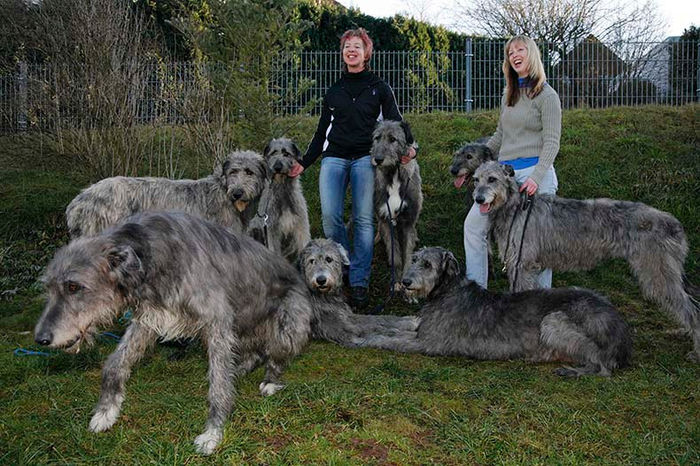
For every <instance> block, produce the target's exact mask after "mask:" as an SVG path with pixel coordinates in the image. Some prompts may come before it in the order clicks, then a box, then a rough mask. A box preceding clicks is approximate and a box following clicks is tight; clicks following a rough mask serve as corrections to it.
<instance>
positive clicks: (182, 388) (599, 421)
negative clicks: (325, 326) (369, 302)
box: [0, 106, 700, 464]
mask: <svg viewBox="0 0 700 466" xmlns="http://www.w3.org/2000/svg"><path fill="white" fill-rule="evenodd" d="M699 116H700V107H698V106H687V107H683V108H667V107H645V108H639V109H627V108H618V109H608V110H577V111H568V112H565V113H564V123H563V126H564V131H563V135H562V148H561V154H560V156H559V158H558V160H557V164H556V165H557V171H558V175H559V180H560V190H559V194H560V195H562V196H568V197H577V198H584V197H612V198H617V199H629V200H638V201H642V202H645V203H647V204H650V205H652V206H654V207H657V208H659V209H662V210H666V211H668V212H671V213H672V214H673V215H675V216H676V217H678V218H679V219H680V220H681V222H682V223H683V225H684V227H685V229H686V232H687V234H688V237H689V243H690V254H689V258H688V261H687V262H686V270H687V272H688V276H689V278H690V281H691V282H692V283H695V284H700V270H699V267H698V260H699V258H700V203H698V198H700V190H699V188H698V181H697V180H698V179H699V176H698V175H700V155H699V152H700V150H699V147H698V141H699V140H700V138H699V137H698V136H699V134H698V132H699V129H698V121H699V118H698V117H699ZM408 120H409V121H410V122H411V123H412V125H413V129H414V132H415V134H416V137H417V139H418V141H419V142H420V143H421V154H420V163H421V170H422V173H423V180H424V186H423V189H424V192H425V196H426V201H425V205H424V212H423V215H422V217H421V220H420V223H419V236H420V239H421V241H420V244H421V245H441V246H445V247H448V248H450V249H452V250H453V251H454V252H455V253H456V254H457V255H458V256H459V257H463V254H464V253H463V251H462V247H461V242H462V233H461V232H462V222H463V220H464V215H465V208H464V205H463V201H462V195H461V194H460V193H457V192H455V190H454V188H453V187H452V184H451V181H452V180H451V177H450V175H449V173H448V171H447V169H448V167H449V163H450V159H451V152H452V150H453V149H454V148H455V147H457V146H458V145H459V144H460V143H461V142H463V141H465V140H469V139H474V138H476V137H479V136H482V135H485V134H488V133H490V132H491V131H492V130H493V129H494V126H495V121H496V115H495V113H493V112H490V113H477V114H471V115H468V116H467V115H462V114H459V115H442V114H432V115H420V116H419V115H411V116H408ZM314 124H315V122H314V121H313V120H310V119H299V120H298V121H294V122H291V124H290V126H291V127H292V128H293V129H292V130H291V131H290V135H291V136H292V137H294V138H295V139H296V140H298V141H300V142H301V143H302V144H300V145H305V144H306V141H308V140H309V138H310V135H311V132H312V131H313V128H314ZM73 168H74V167H72V166H71V163H70V161H69V160H64V159H61V158H59V157H56V156H54V155H52V154H51V152H50V151H49V150H47V149H46V146H43V145H42V144H40V141H39V140H37V139H36V138H34V137H25V138H19V139H9V138H5V139H2V140H0V179H2V183H0V215H1V216H2V219H3V220H2V224H0V228H1V230H0V233H1V235H0V267H1V268H0V292H1V293H3V295H2V297H1V298H0V380H1V381H2V382H1V383H0V412H2V416H0V463H4V464H21V463H32V464H37V463H49V462H71V463H76V462H77V463H82V462H104V463H107V462H109V463H125V464H134V463H146V462H149V463H173V464H181V463H185V462H186V463H200V462H202V463H204V462H207V463H209V462H211V460H203V459H202V458H199V457H198V456H197V455H196V454H195V453H194V449H193V447H192V444H191V441H192V440H193V438H194V437H195V436H196V435H197V434H198V433H200V431H201V429H202V426H203V423H204V420H205V418H206V393H207V382H206V360H205V358H204V357H203V352H202V351H201V350H200V349H198V348H193V349H191V350H190V351H189V352H188V353H187V354H186V356H185V357H184V358H183V359H180V360H177V361H170V360H168V357H169V356H170V355H171V354H172V352H173V350H172V349H170V348H167V347H162V346H161V347H158V348H157V349H156V351H155V352H154V354H153V355H152V356H150V357H148V358H147V359H146V360H145V361H144V362H143V363H142V364H141V365H140V366H139V367H138V368H137V369H136V370H135V371H134V374H133V377H132V379H131V380H130V382H129V384H128V389H127V391H128V395H127V400H126V402H125V404H124V409H123V413H122V416H121V418H120V420H119V422H118V423H117V424H116V425H115V427H114V428H113V429H112V430H111V431H110V432H108V433H105V434H100V435H94V434H90V433H88V432H87V423H88V420H89V418H90V414H91V410H92V407H93V405H94V403H95V402H96V400H97V396H98V393H99V379H100V365H101V361H102V360H103V359H104V358H105V357H106V356H107V355H108V354H109V352H110V351H112V350H113V348H114V343H113V342H111V341H109V340H104V341H101V342H100V344H99V345H97V346H96V347H95V348H93V349H91V350H88V351H86V352H84V353H81V354H80V355H77V356H69V355H65V354H55V355H53V356H51V357H48V358H47V357H40V356H39V357H37V356H33V357H18V356H14V355H13V353H12V351H13V350H14V349H15V348H17V347H20V346H21V347H31V346H32V341H31V335H30V334H29V333H28V332H27V331H29V330H31V328H32V325H33V323H34V322H35V320H36V318H37V316H38V314H39V313H40V312H41V306H42V300H41V296H40V289H39V287H38V286H37V285H36V282H35V280H36V277H37V276H38V274H39V273H40V270H41V268H42V267H43V266H44V265H46V263H47V262H48V260H49V259H50V257H51V255H52V254H53V252H54V250H55V248H56V247H57V246H58V245H60V244H63V243H64V242H65V241H66V236H65V231H64V225H63V223H62V210H63V208H64V206H65V205H66V204H67V202H68V201H69V200H70V199H71V198H72V197H73V196H74V195H75V194H76V193H77V192H78V190H79V188H80V187H82V186H83V185H85V184H86V183H87V181H88V180H87V178H86V177H85V176H84V175H80V174H78V173H77V172H76V171H75V170H73ZM203 174H204V173H187V175H188V176H201V175H203ZM317 175H318V164H316V166H315V167H314V168H312V169H311V170H309V172H307V173H306V174H305V175H304V177H303V183H304V187H305V192H306V195H307V199H308V202H309V208H310V217H311V222H312V233H313V235H314V236H319V235H320V234H321V229H320V219H319V217H320V212H319V210H320V209H319V204H318V190H317V187H316V186H317V185H316V183H317ZM375 257H376V260H375V266H374V267H373V274H374V275H373V289H372V292H373V296H374V300H375V302H379V300H380V298H381V296H382V294H383V293H385V289H386V286H387V280H388V271H387V269H386V267H385V266H384V263H385V260H386V258H385V255H384V253H383V251H382V249H381V248H380V249H378V250H377V253H376V256H375ZM554 282H555V285H556V286H564V285H579V286H586V287H590V288H594V289H597V290H599V291H601V292H603V293H605V294H607V295H608V296H610V298H611V299H612V301H613V302H614V303H615V304H616V305H617V306H618V308H619V309H620V311H621V312H622V313H623V314H624V315H625V317H626V319H627V320H628V321H629V322H630V324H631V325H632V327H633V330H634V336H635V350H636V354H635V360H634V364H633V367H632V368H631V369H628V370H626V371H622V372H620V373H617V374H615V375H614V376H613V377H612V378H610V379H608V380H602V379H596V378H587V379H582V380H560V379H558V378H557V377H555V376H554V375H552V374H551V370H552V368H553V367H555V366H554V365H545V364H540V365H532V364H528V363H525V362H522V361H513V362H478V361H470V360H466V359H459V358H428V357H421V356H406V355H397V354H393V353H389V352H384V351H377V350H348V349H342V348H339V347H337V346H334V345H332V344H330V343H324V342H314V343H312V344H311V345H309V347H308V349H307V351H305V352H304V353H303V354H302V355H301V356H300V357H299V358H297V359H296V360H295V361H294V362H293V364H292V366H291V367H290V369H289V370H288V372H287V374H286V379H287V381H288V383H289V385H288V387H287V389H286V390H284V391H283V392H281V393H280V394H278V395H275V396H274V397H272V398H270V399H261V397H260V396H259V395H258V393H257V389H256V387H257V383H258V382H259V380H260V378H261V371H260V370H257V371H256V372H255V373H253V374H252V375H250V376H248V377H245V378H244V379H243V380H241V381H240V383H239V398H238V399H237V401H236V410H235V413H234V414H233V416H232V418H231V422H230V424H229V425H228V426H227V429H226V433H225V437H224V442H223V444H222V447H221V448H220V450H219V452H218V453H217V455H216V456H215V457H214V458H213V462H215V463H231V462H233V463H240V462H247V463H268V464H283V463H309V462H313V463H319V462H323V463H342V464H345V463H351V464H365V463H376V464H385V463H397V464H407V463H415V464H425V463H430V462H435V463H443V464H464V463H494V462H540V463H572V462H573V463H578V462H601V463H602V462H605V463H609V462H615V463H618V462H624V463H669V462H671V463H686V464H690V463H698V462H699V461H700V453H699V451H700V423H698V419H700V409H699V408H700V403H698V396H699V395H700V394H699V393H698V388H697V387H698V378H699V376H700V368H699V367H698V366H697V365H694V364H692V363H689V362H688V361H686V360H685V359H684V355H685V353H686V352H688V351H689V350H690V348H691V343H690V340H689V338H687V337H684V336H678V335H675V334H673V332H672V330H674V329H675V327H676V326H675V324H674V323H673V322H671V321H670V319H669V318H668V317H667V316H666V315H665V314H663V313H661V312H659V310H658V309H657V308H656V307H655V306H654V305H653V304H651V303H649V302H647V301H644V300H642V299H641V296H640V293H639V289H638V287H637V285H636V281H635V279H634V278H633V277H632V276H631V275H630V273H629V270H628V269H627V266H626V264H624V263H623V262H621V261H611V262H608V263H606V264H605V265H603V266H601V267H598V268H597V269H595V270H593V271H591V272H587V273H577V274H573V273H569V274H555V276H554ZM494 288H498V289H504V288H505V282H504V280H503V278H502V277H501V278H499V279H497V280H496V281H495V283H494ZM416 309H417V308H416V307H411V306H406V305H404V304H402V303H392V304H390V306H389V312H393V313H399V314H405V313H412V312H415V310H416ZM114 330H115V331H120V330H121V328H119V327H116V328H115V329H114Z"/></svg>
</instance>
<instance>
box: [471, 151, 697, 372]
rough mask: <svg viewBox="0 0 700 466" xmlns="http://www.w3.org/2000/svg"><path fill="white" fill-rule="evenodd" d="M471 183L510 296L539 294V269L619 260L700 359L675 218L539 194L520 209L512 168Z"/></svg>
mask: <svg viewBox="0 0 700 466" xmlns="http://www.w3.org/2000/svg"><path fill="white" fill-rule="evenodd" d="M474 183H475V188H474V201H475V202H476V203H478V204H479V210H480V212H482V213H488V215H489V219H490V222H491V227H490V228H491V232H492V234H493V236H494V238H495V239H496V242H497V244H498V249H499V254H500V257H501V260H502V261H503V262H504V263H505V264H506V265H507V268H508V279H509V281H510V286H511V289H512V290H514V291H519V290H528V289H533V288H536V287H537V274H538V273H539V272H540V271H541V270H542V269H547V268H551V269H553V270H561V271H574V270H588V269H591V268H593V267H595V266H596V265H597V264H599V263H600V262H601V261H603V260H605V259H609V258H623V259H625V260H626V261H627V262H628V263H629V265H630V267H631V268H632V272H633V273H634V275H635V276H636V277H637V279H638V280H639V285H640V287H641V290H642V293H643V294H644V296H645V297H647V298H649V299H652V300H654V301H655V302H657V303H658V304H659V305H660V306H662V307H663V308H664V309H665V310H666V311H667V312H668V313H670V314H671V315H673V316H674V317H675V318H676V319H677V320H678V321H679V322H680V323H681V325H683V327H684V328H686V329H688V330H690V331H691V332H692V334H693V342H694V351H695V355H694V356H693V354H692V353H691V354H690V356H691V357H695V358H696V359H698V358H700V307H699V306H698V302H697V301H696V300H695V299H694V298H692V297H691V296H690V295H689V294H688V292H687V290H686V284H685V283H684V272H683V263H684V262H685V258H686V255H687V253H688V243H687V241H686V237H685V233H684V232H683V226H682V225H681V223H680V222H679V221H678V220H677V219H676V218H675V217H673V216H672V215H670V214H668V213H666V212H662V211H660V210H656V209H654V208H652V207H649V206H648V205H646V204H642V203H640V202H628V201H616V200H612V199H588V200H578V199H565V198H560V197H556V196H552V195H544V194H543V195H535V196H534V197H533V198H532V200H531V206H530V207H529V209H527V210H523V207H521V206H522V203H521V197H520V195H519V193H518V184H517V182H516V181H515V178H514V172H513V169H512V167H510V166H508V165H500V164H499V163H498V162H487V163H485V164H483V165H481V166H480V167H479V168H478V169H477V170H476V173H475V174H474Z"/></svg>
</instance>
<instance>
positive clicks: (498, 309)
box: [363, 248, 632, 376]
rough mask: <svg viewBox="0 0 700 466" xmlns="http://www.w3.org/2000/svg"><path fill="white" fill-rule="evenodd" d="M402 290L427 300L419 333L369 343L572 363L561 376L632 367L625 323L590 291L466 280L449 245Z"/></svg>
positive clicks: (425, 259)
mask: <svg viewBox="0 0 700 466" xmlns="http://www.w3.org/2000/svg"><path fill="white" fill-rule="evenodd" d="M403 285H404V287H405V288H406V289H407V290H408V291H409V292H411V293H416V294H417V295H420V296H423V297H426V298H427V302H426V304H425V305H424V306H423V308H422V309H421V322H420V325H419V326H418V330H417V331H416V332H405V333H403V334H400V335H397V336H394V337H387V336H382V335H373V336H371V337H369V338H367V339H366V341H365V342H364V343H363V346H373V347H378V348H384V349H391V350H394V351H402V352H409V353H423V354H428V355H441V356H466V357H470V358H475V359H514V358H525V359H528V360H530V361H533V362H539V361H569V362H573V363H574V364H576V365H578V367H561V368H559V369H557V370H556V371H555V373H556V374H558V375H562V376H581V375H588V374H595V375H601V376H609V375H610V373H611V371H612V370H613V369H617V368H621V367H625V366H627V365H628V364H629V360H630V356H631V352H632V341H631V337H630V333H629V330H628V328H627V324H625V322H624V321H623V320H622V318H621V317H620V315H619V314H618V313H617V311H616V310H615V308H614V307H613V306H612V304H610V302H609V301H608V300H607V299H605V298H603V297H602V296H600V295H598V294H596V293H594V292H592V291H590V290H585V289H579V288H555V289H547V290H530V291H522V292H518V293H494V292H489V291H487V290H485V289H483V288H481V287H480V286H479V285H477V284H476V283H474V282H472V281H470V280H467V279H466V278H463V277H462V274H461V273H460V271H459V264H458V263H457V259H455V257H454V256H453V255H452V253H451V252H449V251H447V250H446V249H443V248H424V249H421V250H419V251H417V252H416V253H415V254H414V255H413V263H412V264H411V267H410V268H409V269H408V270H407V271H406V273H405V274H404V277H403Z"/></svg>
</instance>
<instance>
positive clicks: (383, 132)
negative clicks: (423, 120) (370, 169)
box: [370, 120, 414, 167]
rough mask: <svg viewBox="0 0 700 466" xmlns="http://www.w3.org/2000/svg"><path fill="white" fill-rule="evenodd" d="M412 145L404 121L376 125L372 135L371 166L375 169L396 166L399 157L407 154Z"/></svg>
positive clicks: (412, 140)
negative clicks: (375, 167)
mask: <svg viewBox="0 0 700 466" xmlns="http://www.w3.org/2000/svg"><path fill="white" fill-rule="evenodd" d="M413 143H414V139H413V133H411V128H410V126H408V123H406V122H405V121H392V120H383V121H380V122H379V123H377V126H376V127H375V129H374V133H373V134H372V149H371V150H370V155H371V156H372V165H374V166H377V167H383V166H388V167H392V166H397V165H398V164H399V163H400V161H401V157H403V156H404V155H406V154H407V153H408V148H409V147H411V145H412V144H413Z"/></svg>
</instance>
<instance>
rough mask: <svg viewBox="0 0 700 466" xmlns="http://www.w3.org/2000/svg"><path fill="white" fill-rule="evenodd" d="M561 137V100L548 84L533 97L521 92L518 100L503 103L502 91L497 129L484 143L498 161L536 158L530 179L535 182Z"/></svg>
mask: <svg viewBox="0 0 700 466" xmlns="http://www.w3.org/2000/svg"><path fill="white" fill-rule="evenodd" d="M560 136H561V102H560V101H559V95H558V94H557V92H556V91H555V90H554V89H552V88H551V87H550V86H549V84H545V85H544V87H543V88H542V92H540V94H539V95H538V96H536V97H535V98H534V99H531V98H529V97H528V96H527V95H526V94H525V93H524V92H521V93H520V98H519V99H518V102H517V103H516V104H515V105H514V106H512V107H508V106H506V98H505V94H504V96H503V99H502V100H501V115H500V118H499V119H498V128H496V132H495V133H493V136H491V139H489V142H488V143H486V145H487V146H488V147H489V149H491V150H492V151H493V153H494V154H498V160H499V161H504V160H513V159H517V158H520V157H539V158H540V159H539V162H538V163H537V166H535V169H534V170H533V172H532V174H531V175H530V178H532V179H533V180H534V181H535V182H536V183H537V184H538V185H539V184H540V182H541V181H542V178H543V177H544V174H545V173H546V172H547V170H549V167H551V166H552V164H553V163H554V158H555V157H556V156H557V153H558V152H559V138H560Z"/></svg>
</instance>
